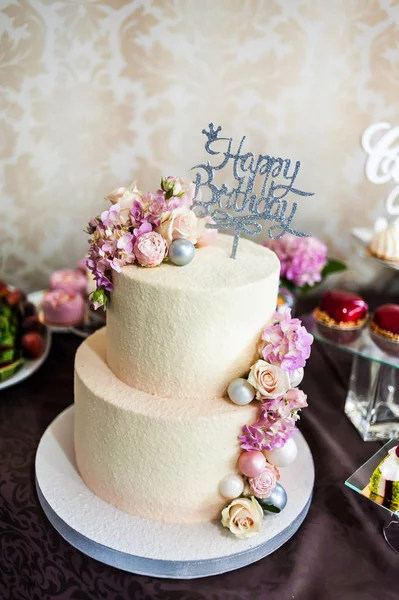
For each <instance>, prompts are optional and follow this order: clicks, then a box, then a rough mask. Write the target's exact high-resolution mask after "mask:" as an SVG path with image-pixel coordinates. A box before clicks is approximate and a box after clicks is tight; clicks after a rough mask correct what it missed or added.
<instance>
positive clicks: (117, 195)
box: [106, 181, 142, 209]
mask: <svg viewBox="0 0 399 600" xmlns="http://www.w3.org/2000/svg"><path fill="white" fill-rule="evenodd" d="M106 198H107V199H108V200H109V201H110V202H111V204H119V206H120V207H121V209H125V208H129V209H130V208H132V206H133V203H134V201H135V200H137V201H138V202H141V201H142V194H141V192H140V191H139V190H138V189H137V185H136V182H135V181H133V183H132V185H131V186H130V188H125V187H119V188H115V189H114V190H112V192H110V193H109V194H108V196H106Z"/></svg>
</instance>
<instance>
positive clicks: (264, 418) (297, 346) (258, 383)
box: [238, 309, 313, 450]
mask: <svg viewBox="0 0 399 600" xmlns="http://www.w3.org/2000/svg"><path fill="white" fill-rule="evenodd" d="M312 342H313V336H312V335H310V334H309V333H308V332H307V331H306V329H305V327H303V326H302V325H301V322H300V321H299V319H292V318H291V311H290V310H289V309H287V310H286V311H285V312H282V313H275V314H274V315H273V323H272V325H270V326H268V327H266V328H265V329H264V331H263V333H262V344H261V346H260V353H261V355H262V357H263V359H264V360H259V361H257V363H255V365H253V366H252V368H251V372H250V376H249V377H248V381H249V382H250V383H251V385H253V386H254V388H255V390H256V397H257V398H258V399H259V400H260V402H261V407H260V417H259V420H258V421H257V422H256V423H253V424H252V425H244V427H243V429H242V435H241V436H239V438H238V439H239V441H240V444H241V448H242V449H243V450H274V449H275V448H281V447H282V446H284V444H285V443H286V442H287V440H288V439H289V438H290V437H292V435H293V434H294V433H295V431H296V421H297V420H298V419H299V411H300V410H301V409H302V408H305V407H306V406H307V401H306V394H304V392H302V391H301V390H299V389H297V387H295V386H296V385H297V384H298V383H300V380H301V377H302V375H303V367H304V366H305V363H306V359H307V358H309V355H310V346H311V344H312ZM269 372H270V373H271V375H270V376H269ZM266 376H268V381H269V382H272V383H273V386H274V389H276V390H279V391H280V393H279V395H277V394H275V393H273V390H271V389H270V387H267V388H265V380H266ZM290 382H294V383H290ZM296 382H298V383H296Z"/></svg>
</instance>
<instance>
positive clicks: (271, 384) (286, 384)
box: [248, 360, 291, 400]
mask: <svg viewBox="0 0 399 600" xmlns="http://www.w3.org/2000/svg"><path fill="white" fill-rule="evenodd" d="M248 382H249V383H250V384H251V385H253V386H254V388H255V389H256V397H257V398H258V400H259V399H260V398H278V397H279V396H282V395H283V394H285V393H286V392H287V390H289V389H290V387H291V382H290V376H289V374H288V371H285V370H284V369H282V368H281V367H276V366H275V365H271V364H269V363H268V362H266V361H265V360H258V361H257V362H256V363H255V364H254V365H252V367H251V370H250V372H249V375H248Z"/></svg>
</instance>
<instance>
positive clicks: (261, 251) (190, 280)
mask: <svg viewBox="0 0 399 600" xmlns="http://www.w3.org/2000/svg"><path fill="white" fill-rule="evenodd" d="M232 242H233V238H232V237H231V236H226V235H221V234H219V235H218V237H217V241H216V243H215V244H214V245H213V246H208V247H205V248H201V249H198V250H197V251H196V254H195V257H194V260H193V261H192V262H191V263H190V264H188V265H186V266H184V267H177V266H174V265H172V264H169V263H164V264H162V265H161V266H159V267H157V268H153V269H151V268H147V269H145V268H141V267H139V266H136V265H131V266H127V267H123V268H122V271H121V273H114V274H113V278H114V285H115V289H114V291H113V292H112V294H111V302H110V306H109V309H108V311H107V362H108V365H109V366H110V368H111V369H112V370H113V372H114V373H115V374H116V375H117V377H119V379H121V380H122V381H124V382H125V383H127V384H128V385H131V386H133V387H135V388H137V389H139V390H143V391H145V392H147V393H150V394H157V395H161V396H164V397H168V398H169V397H174V396H179V397H190V398H203V397H220V396H223V395H224V394H225V392H226V389H227V386H228V385H229V383H230V382H231V381H232V380H233V379H235V378H236V377H241V376H242V375H244V374H246V373H247V372H248V370H249V368H250V366H251V364H253V362H254V360H255V357H256V348H257V345H258V342H259V339H260V334H261V331H262V328H263V327H264V326H265V325H266V324H267V323H268V322H269V320H270V318H271V316H272V314H273V312H274V310H275V306H276V300H277V293H278V283H279V272H280V265H279V261H278V258H277V257H276V255H275V254H274V253H273V252H271V251H270V250H268V249H267V248H264V247H263V246H261V245H259V244H255V243H254V242H251V241H248V240H245V239H243V240H240V243H239V246H238V252H237V258H236V259H235V260H233V259H231V258H230V253H231V248H232Z"/></svg>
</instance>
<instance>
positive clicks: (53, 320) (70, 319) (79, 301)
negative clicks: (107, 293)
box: [42, 289, 86, 327]
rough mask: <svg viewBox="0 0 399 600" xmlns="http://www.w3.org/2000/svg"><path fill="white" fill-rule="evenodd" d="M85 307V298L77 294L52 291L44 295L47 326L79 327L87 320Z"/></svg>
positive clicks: (43, 303)
mask: <svg viewBox="0 0 399 600" xmlns="http://www.w3.org/2000/svg"><path fill="white" fill-rule="evenodd" d="M85 306H86V305H85V301H84V298H83V296H82V295H81V294H79V293H77V292H67V291H65V290H60V289H58V290H50V291H48V292H46V293H45V294H44V298H43V302H42V311H43V318H44V321H45V323H46V324H47V325H55V326H61V327H69V326H72V325H78V324H79V323H82V321H83V320H84V318H85Z"/></svg>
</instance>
